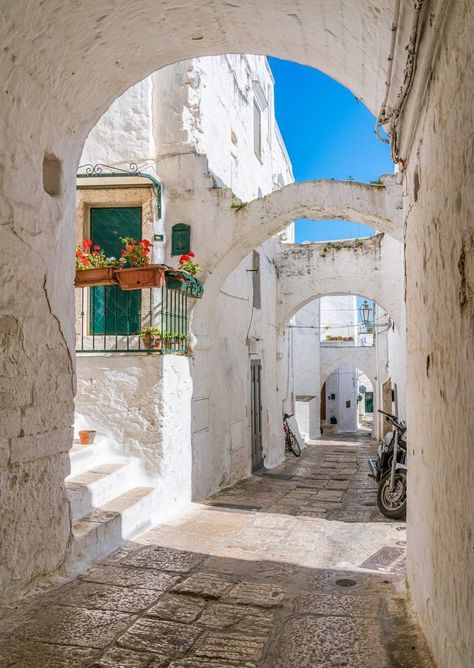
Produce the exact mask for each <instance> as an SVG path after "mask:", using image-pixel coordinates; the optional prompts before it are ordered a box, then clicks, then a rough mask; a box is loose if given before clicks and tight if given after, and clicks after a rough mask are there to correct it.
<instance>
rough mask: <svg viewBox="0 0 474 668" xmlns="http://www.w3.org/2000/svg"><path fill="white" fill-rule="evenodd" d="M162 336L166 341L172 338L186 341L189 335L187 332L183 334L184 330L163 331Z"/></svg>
mask: <svg viewBox="0 0 474 668" xmlns="http://www.w3.org/2000/svg"><path fill="white" fill-rule="evenodd" d="M161 338H162V339H164V340H165V341H169V340H170V339H174V340H176V341H185V340H186V339H187V338H188V337H187V335H186V334H183V332H173V331H171V332H163V333H162V335H161Z"/></svg>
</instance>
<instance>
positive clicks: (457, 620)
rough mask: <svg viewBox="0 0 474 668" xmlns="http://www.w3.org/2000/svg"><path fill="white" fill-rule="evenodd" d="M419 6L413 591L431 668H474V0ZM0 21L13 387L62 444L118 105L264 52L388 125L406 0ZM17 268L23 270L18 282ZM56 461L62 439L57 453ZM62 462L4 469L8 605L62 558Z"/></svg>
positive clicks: (11, 421)
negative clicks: (83, 193) (324, 80)
mask: <svg viewBox="0 0 474 668" xmlns="http://www.w3.org/2000/svg"><path fill="white" fill-rule="evenodd" d="M426 7H428V5H427V4H425V6H424V11H423V12H422V14H421V19H420V23H421V29H420V33H419V34H420V40H419V43H418V47H419V48H418V67H417V68H416V72H415V77H414V82H413V85H412V86H411V87H410V93H409V99H408V102H407V104H406V105H405V107H404V109H402V110H401V114H402V127H401V128H399V129H400V133H399V135H400V134H401V149H400V158H401V163H400V164H401V166H402V167H403V169H404V170H405V172H404V174H403V181H404V190H405V192H406V193H407V194H406V198H405V209H404V210H405V214H406V238H407V271H406V276H407V302H408V303H407V329H408V363H407V369H408V377H407V388H408V390H407V391H408V401H407V405H408V418H409V424H410V435H409V437H410V444H411V451H410V467H411V468H410V470H411V474H410V475H411V480H410V482H409V485H410V489H411V490H412V492H411V493H412V494H413V503H412V506H411V507H412V508H413V511H410V510H409V518H408V564H409V586H410V592H411V594H412V597H413V600H414V602H415V604H416V607H417V609H418V615H419V618H420V620H421V622H422V625H423V628H424V630H425V632H426V633H427V635H428V639H429V641H430V644H431V647H432V649H433V651H434V654H435V658H436V660H437V662H438V664H439V665H443V666H450V668H451V667H452V668H464V667H465V666H468V665H472V664H474V644H473V636H472V633H471V629H472V627H473V625H474V624H473V621H474V620H473V607H472V588H473V585H472V578H473V572H474V569H472V567H471V565H470V560H471V555H472V511H471V508H472V484H471V474H470V469H469V466H466V461H469V454H470V443H471V435H472V425H471V424H470V421H469V417H468V416H470V415H471V407H472V387H473V386H472V366H473V364H472V351H473V349H474V346H473V345H472V331H473V328H472V284H473V279H472V273H473V270H472V260H471V257H472V251H471V245H472V242H471V237H472V232H471V230H472V192H471V189H470V183H469V175H470V173H471V171H472V168H471V164H472V156H471V153H470V152H471V143H472V142H471V136H472V113H471V107H472V105H471V100H472V97H473V91H472V85H473V81H472V76H471V70H470V62H471V53H472V25H473V20H474V14H473V12H474V8H473V5H472V3H471V2H469V1H468V0H459V2H457V3H447V2H443V1H442V0H437V1H434V2H432V3H430V5H429V11H428V10H425V8H426ZM2 9H3V16H2V18H3V22H2V28H1V34H0V41H1V43H2V47H3V50H2V53H1V64H0V67H1V71H2V74H3V86H2V100H3V104H2V107H1V115H0V126H1V128H2V132H1V135H0V137H1V138H0V155H1V161H2V165H6V166H7V167H6V168H5V169H4V170H3V171H2V181H1V200H0V216H1V219H2V223H3V225H2V233H1V235H2V247H3V248H8V249H9V254H8V256H5V257H4V258H3V262H2V265H1V269H0V271H1V284H2V286H6V288H5V289H4V290H3V292H2V303H1V312H0V313H1V328H0V331H1V339H2V342H3V341H5V340H7V341H8V345H7V346H4V347H2V352H3V353H5V351H6V354H4V356H3V359H2V360H1V361H2V374H3V376H4V377H6V378H7V379H10V380H11V379H12V378H15V379H16V380H17V382H18V384H22V383H25V382H30V383H31V384H32V391H33V394H32V395H31V402H32V405H33V406H35V407H36V409H37V411H38V413H39V414H44V415H45V416H46V417H45V418H42V417H40V418H39V420H38V423H42V424H43V426H44V427H47V430H48V431H54V430H55V429H56V428H58V424H57V419H56V417H55V416H53V415H50V411H51V407H52V406H54V405H55V404H57V403H58V402H59V401H64V406H63V411H64V415H63V416H62V418H61V420H60V425H59V429H60V430H61V429H63V428H67V427H68V426H69V425H70V424H71V422H72V413H73V390H74V388H73V383H71V378H72V375H73V368H72V367H73V364H72V362H71V351H72V350H73V333H74V329H73V296H72V289H71V287H70V286H71V284H72V274H73V271H72V267H71V264H70V261H69V257H70V256H71V254H72V252H73V245H74V238H73V229H72V228H73V226H72V224H71V221H72V219H73V215H74V214H73V211H74V179H75V169H76V165H77V164H78V160H79V156H80V153H81V150H82V143H83V141H84V140H85V137H86V135H87V133H88V131H89V130H90V129H91V128H92V127H93V125H94V124H95V122H96V121H97V120H98V118H99V117H100V115H101V114H102V113H103V112H104V111H105V109H106V108H107V106H108V105H109V104H110V103H111V102H113V100H114V99H115V98H116V97H117V96H118V95H119V94H120V93H122V92H123V91H125V90H126V89H127V88H128V87H129V86H130V85H132V84H134V83H136V82H137V81H139V80H141V79H143V77H144V76H146V75H148V74H149V72H151V71H153V70H155V69H156V68H159V67H162V66H164V65H167V64H169V63H172V62H177V61H179V60H182V59H183V58H191V57H195V56H198V55H204V54H206V55H211V54H216V53H228V52H234V53H235V52H238V51H244V52H249V53H251V52H257V51H258V52H260V53H268V54H273V55H276V56H279V57H283V58H289V59H291V60H294V61H297V62H301V63H305V64H308V65H311V66H313V67H317V68H319V69H321V70H322V71H324V72H326V73H327V74H329V75H331V76H334V77H335V78H337V79H338V80H339V81H341V82H342V83H343V84H344V85H346V86H348V87H349V88H350V89H351V90H352V92H353V93H354V94H355V95H357V96H358V97H360V98H362V99H363V101H364V102H365V103H366V104H367V105H368V107H369V109H371V110H372V111H373V112H374V113H377V111H378V109H379V106H380V104H381V102H382V99H383V96H384V91H385V82H386V79H387V68H388V63H389V61H388V59H387V55H388V48H389V44H390V33H391V23H392V20H393V10H394V2H393V1H389V0H386V1H382V2H380V1H378V2H374V1H373V0H361V1H360V2H358V3H354V2H348V1H347V0H340V1H339V2H334V0H322V1H321V2H318V3H317V4H315V3H314V2H312V1H311V0H302V2H300V3H298V5H297V6H292V8H291V9H292V11H291V12H289V11H287V7H286V6H285V5H282V4H278V3H274V2H271V1H270V0H262V2H258V3H256V2H254V0H240V1H239V2H238V3H220V4H219V3H218V4H216V3H214V2H209V1H205V2H204V3H203V2H200V3H196V2H193V1H191V0H190V1H188V2H186V3H184V4H182V5H180V6H179V7H176V3H173V2H171V0H161V1H160V2H158V3H157V2H151V0H144V2H142V3H140V5H139V6H138V7H137V5H136V3H130V2H128V1H127V2H126V1H125V0H117V1H116V2H114V3H113V7H112V6H111V5H110V3H106V6H104V5H103V3H96V4H95V5H90V4H89V3H87V4H86V3H71V2H59V1H58V0H48V1H47V2H45V3H43V4H40V3H25V2H17V3H8V4H5V6H4V7H3V8H2ZM412 19H413V5H412V4H411V3H402V5H401V17H400V21H399V35H398V37H397V39H396V45H395V58H394V60H393V77H392V86H391V90H390V96H389V100H388V106H389V107H390V106H394V105H395V104H396V99H397V95H398V94H399V91H400V84H401V83H402V82H403V78H404V69H405V65H406V45H407V41H408V40H407V36H408V34H409V32H410V30H411V24H412ZM51 26H54V30H52V29H51ZM118 47H119V48H118ZM59 52H60V53H61V58H58V53H59ZM405 110H406V112H405ZM398 139H400V137H398ZM45 153H46V154H49V155H50V154H53V155H55V156H57V157H58V158H59V159H60V160H61V161H62V163H63V164H62V187H63V191H62V194H61V195H59V196H57V197H54V196H51V195H49V194H47V192H45V191H44V189H43V179H42V172H43V170H42V165H43V159H44V155H45ZM51 249H55V251H54V253H52V251H51ZM18 258H21V262H22V264H23V266H25V267H28V270H29V273H28V274H25V273H21V275H19V272H18V265H19V261H18ZM423 260H425V262H423ZM238 261H239V259H238V258H236V259H235V265H234V266H237V264H238ZM45 276H46V279H45ZM217 285H218V286H219V287H220V286H221V285H222V281H221V280H220V279H219V280H218V281H217ZM43 286H44V287H43ZM45 288H46V291H47V292H46V293H45ZM201 331H202V332H204V333H205V330H204V329H202V330H201ZM281 352H282V351H281V350H280V351H279V354H280V353H281ZM428 355H429V356H430V357H429V363H428ZM453 378H454V379H455V380H456V396H454V393H453V392H452V379H453ZM446 379H449V383H448V385H449V387H448V386H447V380H446ZM2 382H3V379H2ZM450 389H451V392H450V391H449V390H450ZM17 398H18V402H19V403H18V405H17V406H16V407H13V410H14V413H13V414H10V415H8V420H7V421H6V423H8V431H7V432H6V433H7V436H6V441H7V443H8V451H9V450H10V438H12V432H13V436H15V437H19V438H20V430H21V428H22V427H21V426H20V420H21V411H20V409H23V408H26V407H27V406H28V405H29V402H28V401H25V400H24V399H25V398H24V397H23V399H22V398H21V393H19V394H18V395H17ZM285 399H286V397H285ZM6 410H7V411H9V410H10V408H7V409H6ZM15 411H17V412H16V413H15ZM63 418H64V419H63ZM2 426H3V422H2ZM412 434H413V435H414V436H412ZM2 435H3V434H2ZM69 444H70V441H69ZM63 447H64V445H63V444H61V443H59V442H58V448H60V451H62V448H63ZM5 451H6V448H5V446H3V445H2V452H3V453H5ZM2 457H3V458H2V462H3V463H4V464H5V455H2ZM7 462H8V460H7ZM67 468H68V464H67V458H66V457H65V456H64V455H55V454H49V455H48V456H45V457H42V458H40V459H37V460H34V461H32V462H25V463H22V464H19V465H13V466H12V465H11V464H6V465H4V466H2V469H1V472H0V477H1V478H2V484H1V486H0V489H1V490H2V492H1V493H2V495H3V497H2V510H3V511H5V509H6V511H5V512H4V513H3V516H6V517H7V518H8V520H7V522H6V523H4V524H3V526H2V535H1V540H0V545H1V548H2V554H1V556H0V563H1V564H2V569H1V578H2V588H3V590H4V591H5V588H6V587H7V588H9V589H10V591H13V590H16V591H18V590H19V588H20V587H21V586H23V585H25V584H28V583H29V582H31V580H32V579H33V578H35V577H37V576H38V575H40V574H42V573H48V572H51V571H53V570H54V569H56V568H57V567H59V566H60V564H61V563H62V561H63V557H64V554H65V550H66V544H67V538H68V535H69V520H68V508H67V503H66V497H65V491H64V487H63V479H64V476H65V474H66V473H67ZM20 483H21V484H20ZM19 490H20V491H19ZM440 498H441V499H442V500H443V503H442V504H440V503H439V499H440ZM32 546H34V548H35V549H34V550H33V549H32ZM20 557H21V558H20Z"/></svg>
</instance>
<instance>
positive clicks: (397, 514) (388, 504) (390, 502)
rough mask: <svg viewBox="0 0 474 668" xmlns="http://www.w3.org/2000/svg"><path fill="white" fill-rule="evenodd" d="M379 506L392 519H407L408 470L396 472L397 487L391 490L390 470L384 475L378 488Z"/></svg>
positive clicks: (383, 513)
mask: <svg viewBox="0 0 474 668" xmlns="http://www.w3.org/2000/svg"><path fill="white" fill-rule="evenodd" d="M377 506H378V507H379V510H380V512H381V513H382V515H385V517H389V518H390V519H391V520H400V519H405V516H406V511H407V472H406V471H405V469H399V470H398V471H396V472H395V487H394V490H393V492H391V491H390V471H389V472H388V473H386V474H385V475H384V477H383V478H382V480H381V481H380V483H379V487H378V490H377Z"/></svg>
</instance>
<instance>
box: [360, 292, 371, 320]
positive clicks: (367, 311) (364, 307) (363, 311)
mask: <svg viewBox="0 0 474 668" xmlns="http://www.w3.org/2000/svg"><path fill="white" fill-rule="evenodd" d="M359 313H360V319H361V322H362V324H363V325H366V326H368V325H370V320H371V317H372V313H373V308H371V307H370V305H369V302H368V301H367V299H364V301H363V303H362V304H361V306H359Z"/></svg>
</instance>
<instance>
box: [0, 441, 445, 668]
mask: <svg viewBox="0 0 474 668" xmlns="http://www.w3.org/2000/svg"><path fill="white" fill-rule="evenodd" d="M371 448H372V446H371V442H370V439H369V437H368V436H367V435H365V434H363V433H361V432H359V434H358V435H357V436H352V437H349V438H348V437H343V436H338V437H331V438H328V437H325V439H324V440H323V439H322V440H321V441H319V442H318V444H315V445H312V446H309V447H308V448H307V449H306V450H305V451H303V453H302V456H301V458H300V459H296V458H294V457H293V456H292V455H290V457H289V458H287V460H286V461H285V462H284V463H283V464H282V465H281V466H279V467H278V468H276V469H273V470H271V471H263V472H261V473H260V474H257V475H254V476H252V477H251V478H249V479H247V480H245V481H243V482H241V483H239V484H237V485H235V486H234V487H232V488H229V489H227V490H225V491H223V492H221V493H219V494H217V495H214V496H212V497H211V498H209V499H208V500H207V501H206V502H204V503H200V504H192V506H191V509H190V510H189V512H186V513H185V514H183V515H181V516H180V517H178V518H176V519H175V520H174V521H172V522H168V523H167V524H164V525H161V526H160V527H158V528H155V529H152V530H150V531H148V532H146V533H144V534H142V535H140V536H139V537H138V538H136V539H134V541H129V542H128V544H127V545H125V546H124V547H123V548H121V549H120V550H118V551H116V552H115V553H114V554H112V555H111V556H109V557H108V558H106V559H105V560H103V561H102V562H101V563H100V564H99V565H97V566H95V567H93V568H91V569H90V570H89V571H88V572H86V573H85V574H83V575H82V576H81V577H78V578H76V579H75V580H74V581H73V582H69V583H67V584H65V585H63V586H61V587H60V588H57V589H55V590H53V591H48V592H46V593H43V594H41V595H40V596H38V597H37V598H35V599H32V598H30V599H29V600H28V601H27V602H24V603H23V604H22V605H21V606H18V607H16V608H15V609H14V610H12V609H10V610H8V611H7V613H8V614H7V615H5V616H4V618H3V619H4V626H1V625H0V636H1V641H0V666H9V667H13V666H15V667H20V666H21V667H24V668H29V667H31V668H42V667H43V666H44V667H46V666H48V667H53V668H54V667H58V668H59V667H61V668H73V667H74V668H76V667H77V668H79V667H82V666H95V667H103V668H106V667H112V666H115V667H117V668H118V667H120V668H145V667H149V668H151V667H153V668H158V667H160V668H161V667H169V668H201V667H202V668H207V667H209V668H237V667H239V668H256V667H257V666H266V667H268V668H270V667H271V668H296V667H298V668H303V667H308V668H318V667H321V668H323V667H324V668H329V667H340V666H351V667H353V668H362V667H364V668H371V667H373V668H389V667H393V668H395V667H397V668H400V667H403V666H405V667H407V668H421V667H424V668H426V667H429V666H431V665H432V664H431V662H430V659H429V656H428V653H427V650H426V648H425V645H424V641H423V640H422V637H421V634H419V632H418V629H417V627H416V625H415V624H414V622H413V621H412V620H411V619H410V618H409V616H408V613H407V611H406V607H405V592H404V565H405V539H406V535H405V525H404V524H403V523H400V522H390V521H386V520H385V518H383V517H382V516H381V515H380V514H379V512H378V509H377V506H376V502H375V495H376V486H375V484H374V483H373V481H372V480H371V479H370V478H368V476H367V457H368V456H369V454H370V452H371Z"/></svg>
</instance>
